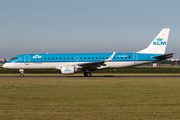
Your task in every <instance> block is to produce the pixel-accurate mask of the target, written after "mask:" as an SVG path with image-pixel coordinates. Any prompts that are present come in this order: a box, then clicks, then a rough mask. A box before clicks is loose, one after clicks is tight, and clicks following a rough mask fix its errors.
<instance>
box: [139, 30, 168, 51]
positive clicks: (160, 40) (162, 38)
mask: <svg viewBox="0 0 180 120" xmlns="http://www.w3.org/2000/svg"><path fill="white" fill-rule="evenodd" d="M169 31H170V28H164V29H162V30H161V32H160V33H159V34H158V35H157V36H156V38H155V39H154V40H153V41H152V43H151V44H150V45H149V46H148V47H147V48H146V49H143V50H141V51H139V52H137V53H152V54H164V53H165V50H166V46H167V41H168V36H169Z"/></svg>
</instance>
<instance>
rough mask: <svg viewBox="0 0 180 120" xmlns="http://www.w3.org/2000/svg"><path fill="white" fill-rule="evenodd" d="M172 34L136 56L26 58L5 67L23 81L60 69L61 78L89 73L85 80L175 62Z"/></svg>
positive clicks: (165, 33)
mask: <svg viewBox="0 0 180 120" xmlns="http://www.w3.org/2000/svg"><path fill="white" fill-rule="evenodd" d="M169 31H170V29H169V28H165V29H163V30H162V31H161V32H160V33H159V34H158V35H157V37H156V38H155V39H154V40H153V41H152V43H151V44H150V45H149V46H148V47H147V48H145V49H143V50H141V51H139V52H136V53H116V52H113V53H72V54H71V53H69V54H65V53H64V54H22V55H17V56H15V57H13V58H12V59H11V60H9V61H8V62H7V63H5V64H4V65H3V67H4V68H8V69H19V72H21V76H22V77H23V76H24V70H25V69H57V70H59V72H60V73H61V74H74V73H77V72H79V71H85V73H84V76H86V77H87V76H88V77H90V76H91V73H90V71H92V70H101V69H109V68H110V69H117V68H124V67H131V66H137V65H141V64H145V63H149V62H153V61H159V60H165V59H168V58H171V57H172V56H173V54H174V53H170V54H165V50H166V46H167V41H168V36H169Z"/></svg>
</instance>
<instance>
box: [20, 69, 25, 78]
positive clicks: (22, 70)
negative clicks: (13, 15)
mask: <svg viewBox="0 0 180 120" xmlns="http://www.w3.org/2000/svg"><path fill="white" fill-rule="evenodd" d="M19 72H21V75H20V76H21V77H24V69H19Z"/></svg>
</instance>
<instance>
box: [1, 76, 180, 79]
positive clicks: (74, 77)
mask: <svg viewBox="0 0 180 120" xmlns="http://www.w3.org/2000/svg"><path fill="white" fill-rule="evenodd" d="M107 78H108V79H109V78H111V79H117V78H119V79H122V78H131V79H132V78H143V79H147V78H180V76H92V77H84V76H25V77H20V76H0V79H107Z"/></svg>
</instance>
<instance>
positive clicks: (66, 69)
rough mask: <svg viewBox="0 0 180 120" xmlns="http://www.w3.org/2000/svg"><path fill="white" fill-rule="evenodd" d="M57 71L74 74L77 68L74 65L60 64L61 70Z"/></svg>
mask: <svg viewBox="0 0 180 120" xmlns="http://www.w3.org/2000/svg"><path fill="white" fill-rule="evenodd" d="M59 72H60V73H61V74H74V73H76V72H78V69H77V68H75V67H74V66H61V70H60V71H59Z"/></svg>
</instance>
